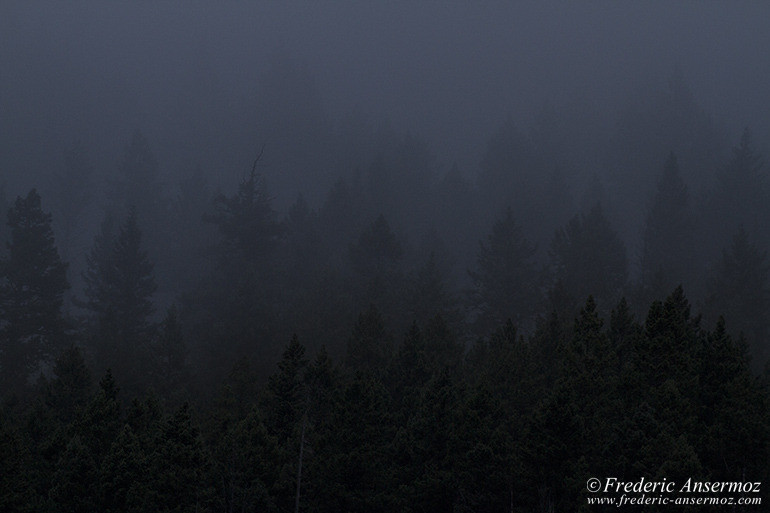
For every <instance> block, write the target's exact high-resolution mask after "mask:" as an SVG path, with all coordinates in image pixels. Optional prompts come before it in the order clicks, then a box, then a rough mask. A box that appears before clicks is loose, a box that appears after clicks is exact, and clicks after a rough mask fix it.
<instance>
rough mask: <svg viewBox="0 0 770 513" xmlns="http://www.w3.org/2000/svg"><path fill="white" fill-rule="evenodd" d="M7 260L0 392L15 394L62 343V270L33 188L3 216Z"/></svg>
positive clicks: (2, 275) (1, 288) (1, 265)
mask: <svg viewBox="0 0 770 513" xmlns="http://www.w3.org/2000/svg"><path fill="white" fill-rule="evenodd" d="M8 226H9V227H10V229H11V235H10V242H9V243H8V256H7V257H6V258H4V259H3V260H2V261H1V262H0V279H1V280H2V281H0V315H2V319H3V322H2V323H1V324H0V375H2V378H1V379H2V389H0V390H2V391H3V392H8V391H10V390H17V391H18V390H20V389H21V388H23V387H24V386H25V385H26V383H27V379H28V377H29V375H30V374H31V373H32V372H33V371H35V370H36V369H37V367H38V365H39V364H40V363H41V362H42V361H44V360H47V359H49V358H51V356H52V355H54V354H55V353H56V352H57V347H61V344H62V343H63V342H64V337H65V333H66V330H67V323H66V322H65V319H64V317H63V315H62V311H61V310H62V303H63V299H62V298H63V294H64V292H65V290H67V288H68V287H69V285H68V283H67V277H66V272H67V266H66V265H65V264H64V263H63V262H62V261H61V259H60V258H59V253H58V251H57V250H56V246H55V243H54V236H53V230H52V229H51V215H50V214H46V213H45V212H43V210H42V208H41V205H40V196H39V195H38V193H37V192H36V191H35V190H34V189H33V190H31V191H30V192H29V194H27V196H26V197H25V198H21V197H19V198H17V199H16V203H15V204H14V207H13V208H12V209H10V210H9V212H8Z"/></svg>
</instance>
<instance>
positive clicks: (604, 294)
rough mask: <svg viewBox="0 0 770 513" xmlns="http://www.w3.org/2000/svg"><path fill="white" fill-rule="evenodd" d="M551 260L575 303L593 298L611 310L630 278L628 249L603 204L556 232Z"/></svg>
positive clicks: (577, 217)
mask: <svg viewBox="0 0 770 513" xmlns="http://www.w3.org/2000/svg"><path fill="white" fill-rule="evenodd" d="M551 259H552V262H553V270H554V277H555V278H556V280H557V282H561V285H562V286H563V287H564V291H565V293H566V294H567V295H568V296H570V297H571V299H572V301H573V304H575V305H576V304H578V303H579V302H580V301H581V300H582V299H581V298H584V297H588V296H589V295H592V296H594V298H595V299H596V302H597V304H599V305H600V306H602V307H603V308H605V309H609V308H610V306H611V305H613V304H615V302H617V301H618V300H619V299H620V297H621V296H622V294H623V290H624V287H625V286H626V281H627V279H628V260H627V258H626V249H625V247H624V245H623V242H622V241H621V240H620V238H619V237H618V235H617V233H616V232H615V230H614V229H613V228H612V226H611V225H610V222H609V220H608V219H607V218H606V217H605V215H604V212H603V211H602V207H601V205H600V204H598V203H597V204H596V205H594V206H593V208H591V210H590V211H589V212H588V213H587V214H581V215H576V216H575V217H573V218H572V220H571V221H570V222H569V223H568V224H567V226H566V227H564V228H562V229H560V230H558V231H557V232H556V235H555V236H554V238H553V241H552V243H551Z"/></svg>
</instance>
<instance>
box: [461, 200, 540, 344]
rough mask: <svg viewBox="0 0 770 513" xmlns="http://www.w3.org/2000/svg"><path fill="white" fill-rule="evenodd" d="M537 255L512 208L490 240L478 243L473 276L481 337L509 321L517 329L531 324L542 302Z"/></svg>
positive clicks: (493, 231)
mask: <svg viewBox="0 0 770 513" xmlns="http://www.w3.org/2000/svg"><path fill="white" fill-rule="evenodd" d="M535 251H536V248H535V247H534V246H533V245H531V244H530V243H529V242H528V241H527V239H526V238H525V237H524V235H523V234H522V232H521V228H520V227H519V226H518V224H516V221H515V220H514V218H513V213H512V211H511V209H510V208H508V209H507V210H506V212H505V214H504V215H503V216H502V217H501V218H499V219H498V220H497V221H496V222H495V224H494V225H493V227H492V231H491V233H490V234H489V235H488V237H487V240H486V241H482V242H480V243H479V253H478V257H477V266H478V271H471V272H470V276H471V278H472V279H473V281H474V283H475V291H474V297H473V302H474V306H475V307H476V309H477V310H478V311H479V315H480V317H479V324H480V328H481V329H482V333H481V334H484V335H485V334H486V333H483V331H488V330H492V329H494V328H496V327H497V326H500V325H502V324H503V323H504V322H505V321H506V319H511V320H512V321H513V322H514V324H516V325H517V326H522V325H523V324H527V323H528V322H529V321H531V320H532V317H533V315H534V312H535V311H536V308H537V307H538V303H539V302H540V299H541V298H540V286H541V283H540V279H539V276H538V272H537V270H536V268H535V260H534V257H535Z"/></svg>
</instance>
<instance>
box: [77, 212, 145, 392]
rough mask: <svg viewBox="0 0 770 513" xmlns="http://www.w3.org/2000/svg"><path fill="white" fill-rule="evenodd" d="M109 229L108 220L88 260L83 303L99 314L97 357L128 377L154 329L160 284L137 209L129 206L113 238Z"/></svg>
mask: <svg viewBox="0 0 770 513" xmlns="http://www.w3.org/2000/svg"><path fill="white" fill-rule="evenodd" d="M108 230H109V223H108V222H107V221H105V223H104V224H103V227H102V233H101V234H100V235H99V236H97V238H96V240H95V242H94V246H93V248H92V250H91V253H90V255H89V258H88V261H87V263H88V269H87V270H86V272H85V274H84V280H85V282H86V295H87V296H88V299H87V302H86V303H85V306H86V307H87V308H88V309H89V310H91V312H92V313H93V315H94V319H95V333H94V334H93V336H94V337H95V339H96V340H95V343H96V347H95V350H96V353H97V357H98V360H99V361H100V363H101V364H102V365H110V366H112V367H113V368H114V369H115V370H116V372H117V373H118V374H120V375H121V376H120V377H121V379H122V380H129V376H131V377H132V378H136V377H137V376H136V375H135V374H134V373H135V372H136V371H137V370H138V369H137V365H138V364H139V362H140V360H141V359H142V358H143V357H144V354H143V353H144V352H145V351H146V349H147V348H148V346H149V344H150V341H151V337H152V334H153V332H154V325H153V323H152V321H151V316H152V314H153V312H154V306H153V303H152V295H153V294H154V293H155V290H156V288H157V286H156V284H155V279H154V276H153V265H152V263H151V262H150V260H149V258H148V257H147V253H146V252H145V251H144V249H143V247H142V233H141V231H140V230H139V226H138V224H137V217H136V213H135V211H134V210H133V209H131V210H130V212H129V215H128V217H127V218H126V221H125V222H124V223H123V225H122V226H121V227H120V230H119V232H118V234H117V236H116V237H115V239H114V240H109V235H110V234H109V231H108ZM125 382H127V383H128V381H125ZM128 384H129V385H130V383H128Z"/></svg>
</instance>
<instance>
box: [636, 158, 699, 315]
mask: <svg viewBox="0 0 770 513" xmlns="http://www.w3.org/2000/svg"><path fill="white" fill-rule="evenodd" d="M693 229H694V223H693V219H692V217H691V213H690V197H689V194H688V192H687V187H686V186H685V185H684V183H683V182H682V178H681V177H680V174H679V165H678V164H677V160H676V156H675V155H674V154H673V153H671V154H670V155H669V157H668V159H667V160H666V164H665V167H664V169H663V174H662V175H661V176H660V179H659V180H658V187H657V191H656V193H655V197H654V199H653V202H652V205H651V207H650V209H649V211H648V214H647V220H646V223H645V228H644V235H643V240H642V255H641V286H642V288H643V294H644V295H645V301H644V302H643V304H647V303H648V302H650V301H652V300H654V299H661V298H662V297H665V295H666V294H668V293H669V292H670V291H671V290H673V289H674V288H675V287H676V286H677V285H678V284H680V283H685V284H687V285H689V283H688V278H690V277H692V271H693V266H694V265H695V262H694V256H695V255H694V248H693Z"/></svg>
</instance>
